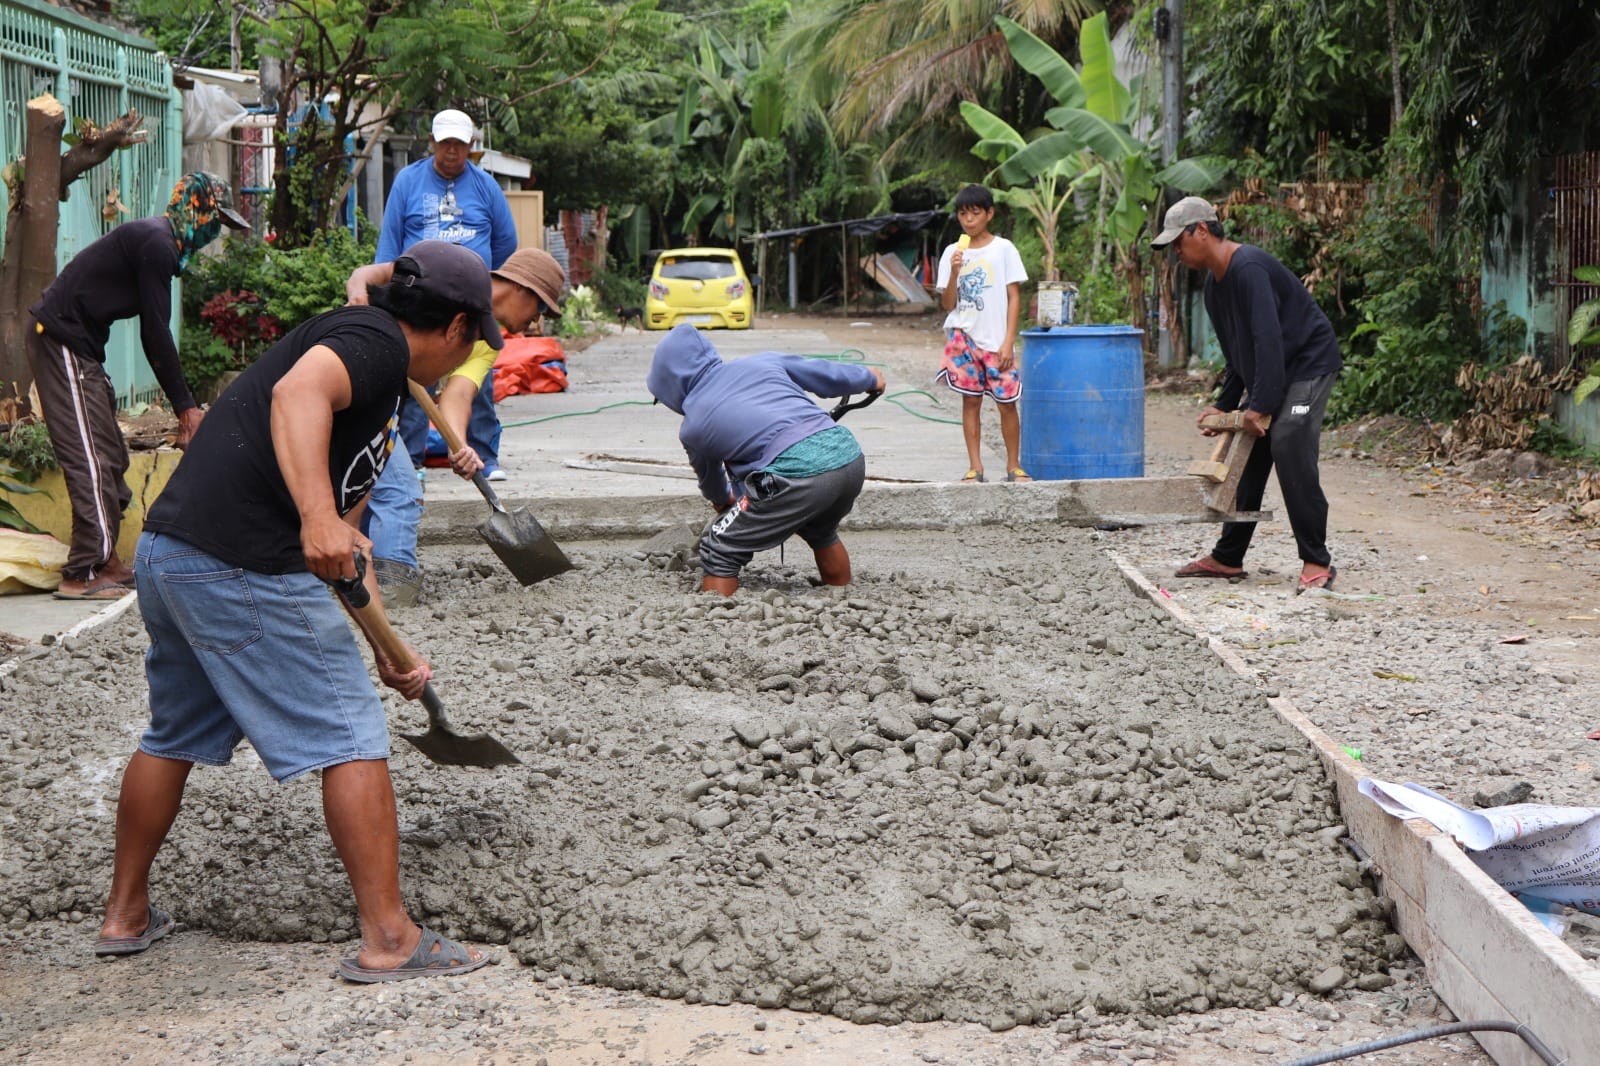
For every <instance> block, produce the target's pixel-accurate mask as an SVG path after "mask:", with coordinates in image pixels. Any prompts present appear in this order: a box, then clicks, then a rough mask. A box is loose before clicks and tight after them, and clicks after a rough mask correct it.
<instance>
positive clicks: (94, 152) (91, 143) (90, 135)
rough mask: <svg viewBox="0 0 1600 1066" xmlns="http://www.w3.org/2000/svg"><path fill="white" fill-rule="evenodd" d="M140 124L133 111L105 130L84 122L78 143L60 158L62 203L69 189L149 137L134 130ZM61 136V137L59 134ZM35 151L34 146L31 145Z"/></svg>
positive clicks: (137, 116)
mask: <svg viewBox="0 0 1600 1066" xmlns="http://www.w3.org/2000/svg"><path fill="white" fill-rule="evenodd" d="M140 121H141V117H140V115H139V112H137V111H135V110H134V109H133V108H131V107H130V108H129V109H128V113H127V114H126V115H123V116H122V117H121V118H119V119H117V120H116V121H115V122H113V123H111V125H109V126H107V127H106V128H105V129H101V128H99V127H98V126H95V125H92V124H90V123H87V122H86V123H83V124H82V125H81V126H80V128H79V130H78V143H77V144H75V145H73V146H72V147H71V148H68V149H67V150H66V152H65V153H64V154H63V155H62V156H61V190H60V191H61V201H62V202H63V203H65V202H66V199H67V195H68V188H67V187H68V186H69V185H71V184H72V183H73V182H75V181H77V180H78V179H79V178H80V177H82V176H83V174H84V172H85V171H88V170H93V169H94V168H95V167H97V166H99V165H100V164H101V163H104V162H105V161H106V160H107V159H108V158H110V156H111V153H112V152H115V151H116V150H117V149H118V148H121V147H122V146H123V145H127V144H141V143H143V142H144V140H145V138H146V137H147V136H148V134H147V133H146V131H144V130H139V129H134V127H135V126H137V125H138V124H139V123H140ZM57 136H58V137H59V136H60V134H59V133H58V134H57ZM29 152H30V154H31V152H32V146H31V145H30V146H29Z"/></svg>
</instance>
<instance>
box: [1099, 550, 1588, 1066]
mask: <svg viewBox="0 0 1600 1066" xmlns="http://www.w3.org/2000/svg"><path fill="white" fill-rule="evenodd" d="M1112 558H1113V560H1115V561H1116V563H1117V566H1118V567H1119V568H1120V569H1121V570H1122V573H1123V577H1124V578H1125V579H1126V581H1127V582H1128V584H1129V586H1130V587H1132V588H1133V589H1134V590H1135V591H1137V592H1138V593H1140V594H1141V595H1144V596H1146V597H1147V598H1149V599H1150V601H1151V602H1153V603H1155V604H1156V605H1157V606H1159V607H1161V608H1162V609H1164V610H1166V611H1167V612H1169V613H1170V614H1171V615H1172V616H1173V617H1174V618H1176V619H1177V620H1178V621H1179V622H1181V623H1183V624H1184V625H1186V626H1189V627H1190V628H1192V629H1193V630H1194V631H1196V632H1200V631H1201V627H1200V626H1199V625H1198V623H1197V621H1196V619H1195V618H1194V616H1193V615H1191V614H1189V612H1188V611H1187V610H1185V609H1184V608H1183V607H1182V606H1181V605H1180V604H1178V603H1175V602H1174V601H1173V600H1172V599H1171V597H1169V596H1166V595H1164V594H1163V593H1162V591H1161V590H1160V589H1159V588H1157V587H1156V586H1155V585H1153V584H1151V582H1150V581H1149V580H1148V579H1147V578H1146V577H1145V576H1144V574H1142V573H1141V572H1140V571H1139V570H1138V569H1137V568H1136V567H1134V566H1133V565H1132V564H1131V563H1129V562H1128V561H1126V560H1124V559H1121V558H1119V557H1117V556H1116V555H1115V554H1113V555H1112ZM1208 643H1209V644H1210V646H1211V649H1212V651H1213V652H1214V653H1216V655H1217V656H1218V657H1219V658H1220V659H1222V660H1223V662H1225V663H1227V665H1228V667H1229V668H1230V669H1231V670H1233V672H1234V673H1236V674H1238V675H1239V676H1241V677H1244V678H1248V679H1252V680H1256V681H1258V682H1259V681H1260V679H1259V678H1258V677H1257V675H1256V671H1255V670H1254V669H1252V668H1251V667H1250V666H1249V665H1248V664H1247V663H1246V662H1245V661H1244V659H1242V658H1241V657H1240V656H1239V654H1238V653H1237V652H1235V651H1234V650H1233V649H1231V648H1229V647H1228V646H1227V645H1225V644H1223V643H1222V642H1221V641H1218V640H1216V639H1215V638H1211V639H1209V641H1208ZM1267 703H1268V704H1269V705H1270V706H1271V707H1272V708H1273V710H1275V711H1276V712H1277V713H1278V715H1279V716H1280V717H1281V718H1283V719H1284V720H1285V721H1286V722H1288V723H1289V724H1290V725H1292V726H1294V727H1295V728H1296V729H1297V730H1299V731H1300V733H1301V734H1303V735H1304V736H1305V737H1306V739H1307V740H1308V741H1309V742H1310V743H1311V744H1312V746H1313V747H1314V748H1315V749H1316V751H1317V752H1318V754H1319V756H1320V757H1321V759H1322V764H1323V769H1324V770H1325V772H1326V773H1327V774H1328V777H1329V779H1330V780H1331V781H1332V782H1333V783H1334V787H1335V789H1336V790H1337V791H1338V794H1339V810H1340V813H1341V814H1342V815H1343V817H1344V820H1345V827H1346V829H1347V830H1348V831H1349V834H1350V837H1351V838H1352V839H1353V840H1355V842H1356V844H1357V845H1358V846H1360V847H1361V849H1362V850H1363V851H1364V852H1365V853H1366V855H1367V856H1368V857H1369V858H1370V859H1371V861H1372V864H1373V865H1372V872H1373V874H1374V876H1375V877H1376V878H1377V880H1378V885H1379V889H1380V891H1381V892H1382V894H1383V895H1384V896H1385V897H1386V898H1387V899H1389V900H1391V901H1393V903H1394V907H1395V909H1394V915H1393V920H1394V925H1395V928H1396V930H1398V931H1399V933H1400V935H1401V936H1403V937H1405V939H1406V943H1407V944H1409V945H1410V946H1411V950H1413V951H1415V952H1416V953H1417V955H1418V957H1419V958H1421V959H1422V961H1423V962H1424V963H1425V964H1426V966H1427V968H1428V977H1429V981H1430V983H1431V984H1432V985H1433V988H1434V991H1435V992H1437V993H1438V994H1439V998H1440V999H1442V1000H1443V1001H1444V1002H1445V1003H1446V1004H1447V1005H1448V1006H1449V1007H1450V1009H1451V1011H1453V1012H1454V1013H1455V1015H1456V1017H1457V1018H1460V1019H1461V1020H1463V1021H1505V1020H1508V1019H1510V1020H1515V1021H1516V1022H1518V1023H1520V1024H1522V1025H1524V1026H1526V1028H1527V1030H1528V1031H1529V1032H1530V1033H1533V1034H1534V1035H1536V1036H1537V1037H1538V1038H1539V1039H1540V1040H1542V1041H1543V1042H1544V1043H1545V1045H1546V1046H1547V1047H1548V1048H1549V1049H1550V1050H1552V1051H1553V1052H1554V1053H1555V1054H1556V1055H1557V1056H1558V1060H1559V1061H1561V1062H1571V1063H1578V1062H1589V1061H1592V1060H1594V1058H1595V1052H1594V1049H1595V1048H1597V1047H1600V970H1596V969H1595V967H1594V966H1593V965H1592V964H1591V963H1589V962H1588V961H1586V960H1585V959H1583V958H1582V957H1581V956H1579V955H1578V953H1577V952H1576V951H1574V950H1573V949H1572V948H1571V947H1570V946H1568V945H1567V944H1566V943H1565V942H1564V941H1562V940H1561V939H1560V938H1558V937H1557V936H1556V935H1555V934H1553V933H1551V932H1550V931H1549V930H1548V929H1546V928H1545V927H1544V925H1542V924H1541V923H1540V922H1539V921H1538V919H1536V918H1534V916H1533V915H1532V913H1531V912H1529V910H1528V909H1527V908H1526V907H1524V906H1523V905H1522V904H1520V903H1518V902H1517V901H1516V900H1514V899H1512V898H1511V896H1510V895H1509V894H1507V893H1506V891H1505V890H1504V889H1502V888H1501V887H1500V886H1499V885H1497V884H1495V883H1494V881H1493V880H1492V879H1491V878H1490V877H1489V876H1488V875H1487V874H1485V873H1484V872H1483V871H1482V870H1480V869H1479V868H1478V867H1477V865H1476V864H1474V863H1473V862H1472V860H1471V859H1469V858H1468V857H1467V856H1466V854H1465V853H1464V852H1463V851H1462V849H1461V848H1460V847H1459V846H1457V844H1456V843H1455V841H1453V840H1452V839H1451V838H1450V837H1449V836H1448V835H1447V834H1444V833H1441V832H1440V831H1439V830H1437V829H1435V828H1434V827H1433V826H1432V825H1430V824H1429V823H1427V822H1424V821H1421V820H1414V821H1409V822H1401V821H1399V820H1397V819H1395V818H1392V817H1390V816H1389V815H1387V814H1385V813H1384V812H1383V811H1381V810H1379V809H1378V806H1377V805H1376V804H1374V803H1373V802H1372V801H1371V800H1369V799H1367V798H1366V797H1365V796H1363V795H1361V793H1360V791H1359V789H1358V786H1359V784H1360V781H1361V779H1362V778H1363V777H1365V776H1367V775H1366V771H1365V769H1364V768H1363V767H1362V765H1361V764H1360V763H1359V762H1356V761H1355V760H1354V759H1352V758H1351V757H1350V755H1349V754H1348V753H1347V752H1345V750H1344V749H1343V748H1342V747H1340V746H1339V744H1338V743H1336V742H1335V741H1334V740H1333V738H1332V737H1330V736H1328V734H1327V733H1325V732H1323V731H1322V730H1321V729H1320V728H1318V727H1317V725H1316V724H1315V723H1313V722H1312V721H1311V719H1310V718H1308V717H1306V715H1304V714H1303V713H1301V711H1300V710H1299V709H1298V708H1297V707H1296V706H1295V705H1294V704H1293V703H1292V702H1291V701H1289V700H1287V699H1283V698H1282V697H1273V698H1270V699H1268V700H1267ZM1475 1039H1477V1041H1478V1043H1479V1044H1480V1045H1482V1046H1483V1049H1484V1050H1485V1051H1486V1052H1488V1054H1489V1056H1490V1057H1491V1058H1493V1059H1494V1060H1495V1062H1497V1063H1500V1064H1501V1066H1540V1064H1541V1063H1542V1062H1543V1061H1544V1060H1543V1059H1541V1058H1540V1057H1539V1056H1538V1055H1536V1054H1535V1053H1534V1052H1533V1051H1532V1050H1531V1049H1530V1048H1529V1047H1528V1045H1527V1044H1526V1043H1524V1042H1523V1040H1522V1039H1521V1037H1518V1036H1516V1035H1514V1034H1510V1033H1482V1034H1475ZM1584 1048H1588V1049H1590V1050H1588V1051H1585V1050H1584Z"/></svg>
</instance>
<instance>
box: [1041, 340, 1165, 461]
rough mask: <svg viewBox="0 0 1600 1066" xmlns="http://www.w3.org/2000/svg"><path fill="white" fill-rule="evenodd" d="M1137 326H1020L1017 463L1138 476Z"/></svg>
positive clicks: (1140, 389)
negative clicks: (1019, 443)
mask: <svg viewBox="0 0 1600 1066" xmlns="http://www.w3.org/2000/svg"><path fill="white" fill-rule="evenodd" d="M1143 337H1144V331H1143V330H1139V329H1135V328H1134V327H1132V326H1054V327H1052V328H1050V329H1028V330H1023V332H1022V399H1021V400H1020V401H1019V402H1020V403H1021V405H1022V409H1021V411H1019V412H1018V413H1019V414H1020V416H1021V418H1022V466H1023V469H1025V470H1027V472H1028V473H1029V474H1031V475H1033V477H1035V478H1038V479H1040V480H1049V481H1063V480H1073V479H1078V478H1107V477H1143V476H1144V344H1143Z"/></svg>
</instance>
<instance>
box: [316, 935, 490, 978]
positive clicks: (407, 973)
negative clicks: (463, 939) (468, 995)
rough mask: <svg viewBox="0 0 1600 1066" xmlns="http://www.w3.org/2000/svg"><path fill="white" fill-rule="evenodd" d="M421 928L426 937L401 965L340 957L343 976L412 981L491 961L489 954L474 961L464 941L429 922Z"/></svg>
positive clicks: (452, 973)
mask: <svg viewBox="0 0 1600 1066" xmlns="http://www.w3.org/2000/svg"><path fill="white" fill-rule="evenodd" d="M419 928H421V930H422V937H421V939H419V940H418V941H417V949H416V950H415V951H413V952H412V953H411V957H410V958H409V959H407V960H406V961H405V962H402V963H401V964H400V965H399V966H390V967H387V968H384V969H378V970H373V969H368V968H367V967H365V966H363V965H361V964H360V963H359V962H357V961H356V960H355V959H340V960H339V976H340V977H343V978H344V979H345V980H346V981H354V982H356V983H357V984H363V985H368V984H376V983H378V982H380V981H409V980H412V979H413V978H417V977H453V976H456V975H459V974H464V973H471V972H472V971H473V970H476V969H479V968H481V967H484V966H487V965H489V956H488V955H487V954H485V955H484V956H483V958H481V959H478V960H477V961H473V958H472V955H471V954H470V953H468V951H467V949H466V947H465V946H464V945H462V944H458V943H456V942H455V941H454V940H451V939H450V938H449V937H443V936H440V935H439V934H438V933H435V932H434V931H433V930H432V929H429V928H428V927H427V926H425V925H424V926H420V927H419Z"/></svg>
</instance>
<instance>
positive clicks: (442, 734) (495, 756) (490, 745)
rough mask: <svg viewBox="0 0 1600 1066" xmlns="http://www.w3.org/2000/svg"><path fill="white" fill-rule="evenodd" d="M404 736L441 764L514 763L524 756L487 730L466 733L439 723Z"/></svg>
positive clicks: (505, 764)
mask: <svg viewBox="0 0 1600 1066" xmlns="http://www.w3.org/2000/svg"><path fill="white" fill-rule="evenodd" d="M400 735H401V736H402V737H403V738H404V739H406V740H409V741H410V742H411V744H412V745H413V746H414V747H415V748H416V749H417V750H418V751H420V752H422V754H424V755H426V756H427V757H428V759H429V761H430V762H435V763H438V764H439V765H440V766H510V765H512V764H514V763H520V762H521V761H522V760H521V759H519V758H517V757H516V756H515V755H513V754H511V749H510V748H507V747H506V746H505V745H504V744H502V743H500V742H499V741H498V740H496V739H495V738H494V737H491V736H489V735H487V734H485V733H479V734H477V735H476V736H470V737H464V736H462V735H461V734H460V733H452V732H450V731H449V730H447V729H440V728H439V727H438V726H431V727H429V729H428V731H427V732H426V733H402V734H400Z"/></svg>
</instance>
